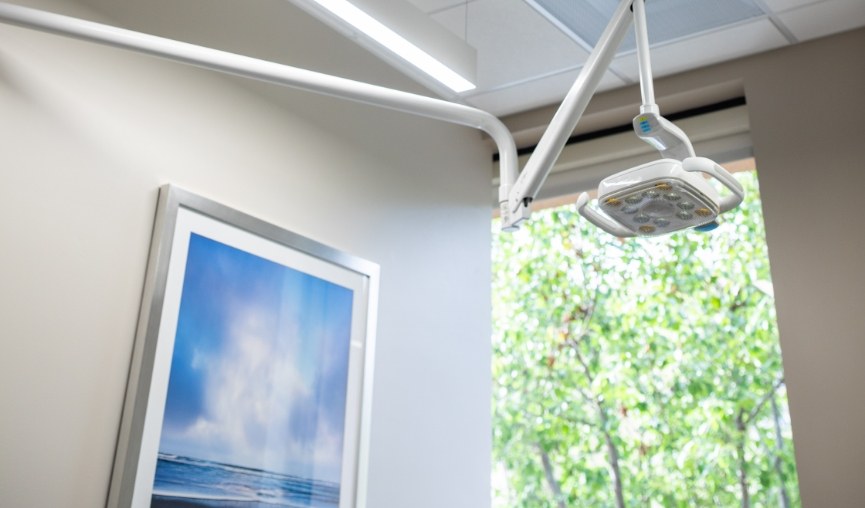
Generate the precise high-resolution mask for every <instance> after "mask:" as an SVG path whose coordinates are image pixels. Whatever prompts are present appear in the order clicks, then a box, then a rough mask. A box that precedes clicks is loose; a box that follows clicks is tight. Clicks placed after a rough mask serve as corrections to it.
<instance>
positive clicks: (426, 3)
mask: <svg viewBox="0 0 865 508" xmlns="http://www.w3.org/2000/svg"><path fill="white" fill-rule="evenodd" d="M408 1H409V3H412V4H414V6H415V7H417V8H418V9H420V10H422V11H424V12H426V13H432V12H438V11H441V10H444V9H449V8H451V7H459V6H465V5H466V4H469V3H471V2H474V1H475V0H408Z"/></svg>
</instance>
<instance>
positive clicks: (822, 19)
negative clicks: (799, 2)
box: [778, 0, 865, 65]
mask: <svg viewBox="0 0 865 508" xmlns="http://www.w3.org/2000/svg"><path fill="white" fill-rule="evenodd" d="M778 18H779V19H780V20H781V22H782V23H784V25H785V26H786V27H787V28H789V29H790V31H791V32H793V35H795V36H796V38H797V39H799V40H800V41H805V40H808V39H816V38H817V37H823V36H824V35H829V34H833V33H838V32H843V31H845V30H851V29H853V28H856V27H859V26H862V25H865V0H826V1H825V2H820V3H818V4H813V5H808V6H805V7H801V8H799V9H795V10H792V11H787V12H783V13H781V14H779V15H778ZM860 65H862V62H860Z"/></svg>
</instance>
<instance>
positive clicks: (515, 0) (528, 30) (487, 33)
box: [433, 0, 588, 89]
mask: <svg viewBox="0 0 865 508" xmlns="http://www.w3.org/2000/svg"><path fill="white" fill-rule="evenodd" d="M433 18H434V19H436V20H437V21H439V22H440V23H442V24H443V25H445V26H447V27H449V28H450V29H451V30H452V31H454V33H457V34H459V32H460V30H462V31H463V33H465V34H466V36H467V38H466V41H467V42H468V43H469V45H471V46H474V47H475V49H477V54H478V73H477V76H478V83H477V84H478V88H480V89H495V88H499V87H502V86H505V85H508V84H510V83H514V82H520V81H523V80H525V79H528V78H532V77H535V76H538V75H546V74H549V73H550V72H554V71H557V70H560V69H567V68H573V67H575V66H577V65H580V64H582V63H583V62H584V61H585V60H586V58H587V57H588V54H587V53H586V52H585V51H584V50H583V49H581V48H580V47H579V46H578V45H577V44H576V43H575V42H574V41H572V40H571V39H570V38H568V37H567V36H565V35H564V34H563V33H561V32H560V31H559V30H556V29H555V28H553V27H552V26H551V25H550V23H549V22H548V21H547V20H546V19H544V18H543V17H542V16H541V15H539V14H538V13H537V12H536V11H535V10H534V9H532V8H531V7H529V6H527V5H526V4H525V2H523V0H475V1H474V2H471V3H469V4H468V26H466V25H465V19H466V13H465V7H464V6H458V7H455V8H453V9H448V10H447V11H443V12H440V13H437V14H435V15H433Z"/></svg>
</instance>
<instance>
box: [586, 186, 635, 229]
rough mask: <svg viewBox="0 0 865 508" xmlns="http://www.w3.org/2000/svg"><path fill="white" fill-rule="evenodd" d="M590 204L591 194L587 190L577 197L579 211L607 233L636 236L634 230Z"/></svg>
mask: <svg viewBox="0 0 865 508" xmlns="http://www.w3.org/2000/svg"><path fill="white" fill-rule="evenodd" d="M588 204H589V195H588V194H586V193H585V192H584V193H582V194H580V197H579V198H577V211H578V212H580V215H582V216H583V217H585V218H586V220H588V221H589V222H591V223H592V224H594V225H595V226H598V227H599V228H601V229H603V230H604V231H606V232H607V233H609V234H611V235H613V236H618V237H619V238H629V237H632V236H636V235H635V234H634V232H633V231H631V230H629V229H626V228H625V227H624V226H621V225H619V223H618V222H616V221H614V220H613V219H611V218H609V217H607V216H606V215H602V214H601V213H600V212H597V211H595V210H594V209H593V208H589V207H588V206H587V205H588Z"/></svg>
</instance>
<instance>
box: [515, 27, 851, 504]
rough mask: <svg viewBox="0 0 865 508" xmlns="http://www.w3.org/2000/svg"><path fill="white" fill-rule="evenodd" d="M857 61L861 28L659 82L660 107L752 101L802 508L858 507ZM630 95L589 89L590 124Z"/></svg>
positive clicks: (628, 112)
mask: <svg viewBox="0 0 865 508" xmlns="http://www.w3.org/2000/svg"><path fill="white" fill-rule="evenodd" d="M863 62H865V29H859V30H857V31H853V32H848V33H844V34H840V35H837V36H833V37H829V38H825V39H820V40H815V41H811V42H808V43H804V44H800V45H797V46H793V47H790V48H785V49H781V50H776V51H772V52H768V53H764V54H761V55H756V56H753V57H750V58H744V59H741V60H737V61H733V62H728V63H724V64H719V65H715V66H712V67H708V68H705V69H700V70H697V71H693V72H688V73H683V74H680V75H677V76H672V77H669V78H665V79H661V80H657V81H656V83H655V88H656V93H657V96H658V99H659V104H660V106H661V111H675V109H674V108H675V106H672V107H671V105H675V104H677V103H678V104H680V105H685V108H687V107H694V106H698V105H701V104H700V102H701V101H705V102H703V105H704V104H706V103H711V102H713V101H717V100H722V99H727V98H732V97H735V96H741V95H744V96H745V98H746V100H747V102H748V113H749V117H750V134H751V139H752V141H753V148H754V154H755V156H756V162H757V171H758V174H759V178H760V194H761V196H762V201H763V209H764V217H765V221H766V235H767V242H768V246H769V260H770V262H771V265H772V279H773V282H774V284H775V295H776V307H777V311H778V325H779V328H780V334H781V351H782V356H783V361H784V373H785V378H786V383H787V394H788V398H789V402H790V414H791V419H792V424H793V441H794V446H795V448H796V462H797V468H798V472H799V486H800V491H801V495H802V503H803V506H805V507H809V508H810V507H814V508H822V507H830V506H831V507H833V508H847V507H849V508H858V507H861V506H863V505H865V502H863V495H862V478H863V471H865V438H863V429H865V397H863V396H862V392H863V389H865V368H863V359H865V296H863V291H865V263H863V260H865V254H863V252H865V222H862V218H863V207H862V202H863V199H862V196H863V189H865V159H863V150H862V148H863V142H865V135H863V127H862V126H863V118H865V94H863V92H865V64H863ZM719 93H720V94H721V95H719ZM725 94H726V95H725ZM639 98H640V95H639V92H638V90H637V89H636V88H634V87H631V88H628V89H622V90H617V91H614V92H611V93H607V94H602V95H599V96H598V97H596V98H595V99H594V100H593V103H592V105H591V106H590V108H589V111H588V113H589V116H590V117H595V120H598V121H597V122H596V124H595V128H601V127H606V126H609V125H604V122H608V123H611V124H612V125H620V124H622V123H628V122H630V117H631V116H632V115H633V111H635V110H636V109H637V105H638V101H639ZM550 115H551V112H550V111H549V110H539V111H533V112H529V113H526V114H522V115H517V116H515V117H513V118H510V119H508V120H507V123H508V124H509V125H510V126H511V127H512V128H515V129H519V130H521V131H523V132H531V131H533V130H536V127H535V126H537V125H538V124H539V119H540V118H549V117H550ZM623 120H624V121H623Z"/></svg>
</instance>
